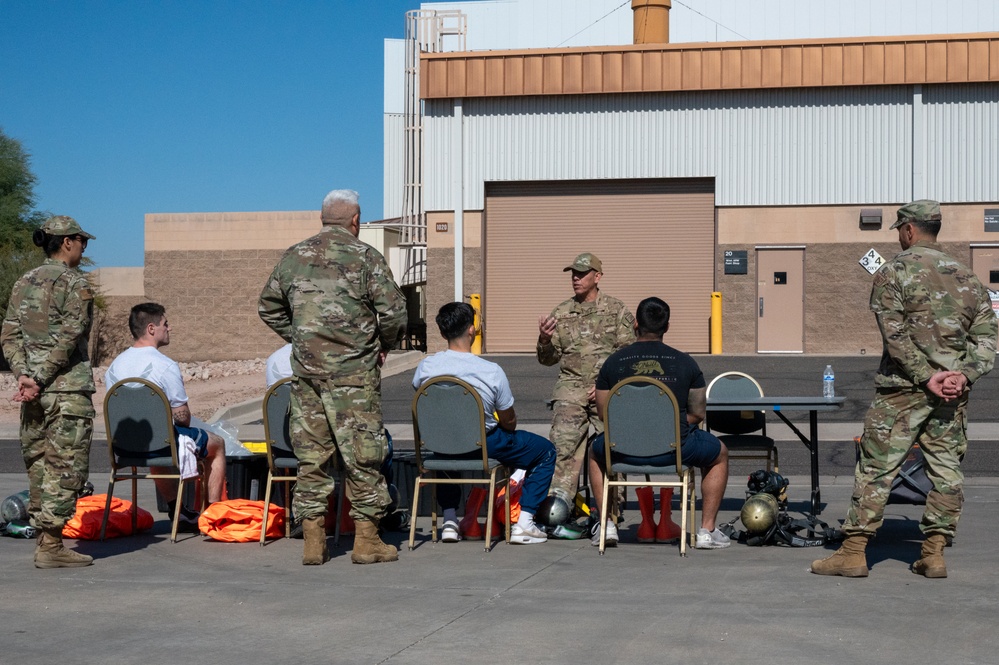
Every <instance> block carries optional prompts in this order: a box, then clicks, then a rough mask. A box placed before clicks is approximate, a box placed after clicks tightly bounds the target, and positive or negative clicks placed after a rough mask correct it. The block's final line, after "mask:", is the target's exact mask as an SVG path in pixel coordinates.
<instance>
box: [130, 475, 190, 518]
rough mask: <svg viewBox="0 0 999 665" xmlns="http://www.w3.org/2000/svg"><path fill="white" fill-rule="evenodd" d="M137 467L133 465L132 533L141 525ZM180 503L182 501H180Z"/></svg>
mask: <svg viewBox="0 0 999 665" xmlns="http://www.w3.org/2000/svg"><path fill="white" fill-rule="evenodd" d="M136 471H137V470H136V468H135V467H134V466H133V467H132V533H133V534H134V533H135V531H136V529H137V528H138V526H139V498H138V497H139V487H138V485H139V481H138V480H136V478H135V474H136ZM178 505H180V503H179V502H178Z"/></svg>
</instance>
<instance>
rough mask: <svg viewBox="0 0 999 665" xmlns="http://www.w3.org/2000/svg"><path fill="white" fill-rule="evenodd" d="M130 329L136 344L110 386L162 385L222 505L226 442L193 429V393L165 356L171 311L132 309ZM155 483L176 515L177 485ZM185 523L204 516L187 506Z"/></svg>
mask: <svg viewBox="0 0 999 665" xmlns="http://www.w3.org/2000/svg"><path fill="white" fill-rule="evenodd" d="M128 327H129V330H131V332H132V338H133V339H134V340H135V343H134V344H133V345H132V347H131V348H129V349H126V350H125V351H124V352H122V353H121V354H120V355H119V356H118V357H117V358H115V359H114V361H113V362H112V363H111V366H110V367H108V371H107V373H105V375H104V384H105V385H106V386H107V387H108V388H110V387H111V386H113V385H114V384H115V383H117V382H118V381H121V380H122V379H129V378H133V377H138V378H140V379H145V380H147V381H149V382H150V383H153V384H155V385H157V386H159V387H160V389H162V390H163V393H164V394H165V395H166V397H167V400H168V401H169V402H170V408H171V410H172V411H173V422H174V430H175V431H176V434H177V436H178V437H179V436H180V435H182V434H183V435H187V436H189V437H191V439H193V440H194V444H195V449H196V455H197V457H198V459H204V460H205V462H206V464H207V466H208V501H209V503H215V502H216V501H221V499H222V489H223V487H225V442H224V441H223V440H222V438H221V437H220V436H218V435H217V434H215V433H214V432H207V431H205V430H203V429H198V428H196V427H191V409H190V408H189V407H188V405H187V391H185V390H184V379H183V377H182V376H181V374H180V366H179V365H177V363H176V362H174V361H173V360H171V359H170V358H169V357H167V356H165V355H164V354H162V353H161V352H160V351H159V349H160V348H161V347H164V346H166V345H167V344H169V343H170V323H169V322H168V321H167V317H166V310H165V309H164V308H163V306H162V305H159V304H157V303H154V302H146V303H140V304H138V305H136V306H135V307H133V308H132V311H131V313H130V314H129V317H128ZM167 454H169V453H167ZM150 470H151V471H153V472H154V473H157V472H160V473H163V472H169V471H168V470H166V469H161V468H160V467H150ZM154 480H155V482H156V488H157V489H158V490H159V492H160V494H161V495H162V496H163V498H164V499H166V501H167V504H168V505H169V506H170V513H171V514H173V511H174V507H175V506H176V501H177V481H175V480H169V479H166V478H157V479H154ZM180 519H181V522H183V523H186V524H188V525H191V524H197V520H198V514H197V513H194V512H191V511H189V510H187V509H186V508H184V507H183V506H182V507H181V517H180Z"/></svg>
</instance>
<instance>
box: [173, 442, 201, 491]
mask: <svg viewBox="0 0 999 665" xmlns="http://www.w3.org/2000/svg"><path fill="white" fill-rule="evenodd" d="M177 463H178V464H179V465H180V477H181V478H182V479H184V480H187V479H189V478H197V477H198V455H197V452H196V448H195V447H194V439H192V438H191V437H189V436H187V435H186V434H181V435H180V436H179V437H177Z"/></svg>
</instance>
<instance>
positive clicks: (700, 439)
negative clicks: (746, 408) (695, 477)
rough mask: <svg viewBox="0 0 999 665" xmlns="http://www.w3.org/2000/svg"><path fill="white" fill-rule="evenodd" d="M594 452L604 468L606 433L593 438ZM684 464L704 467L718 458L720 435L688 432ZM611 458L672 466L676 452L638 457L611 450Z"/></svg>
mask: <svg viewBox="0 0 999 665" xmlns="http://www.w3.org/2000/svg"><path fill="white" fill-rule="evenodd" d="M591 451H592V454H593V456H594V458H595V459H596V460H597V463H598V464H599V465H600V468H601V469H602V468H604V464H605V460H606V455H605V454H604V435H603V434H600V435H598V436H597V437H596V438H595V439H593V446H592V447H591ZM680 453H681V456H682V457H683V465H684V466H693V467H697V468H699V469H703V468H704V467H706V466H709V465H710V464H711V463H712V462H714V461H715V460H716V459H718V455H720V454H721V441H719V440H718V437H717V436H715V435H714V434H712V433H711V432H708V431H706V430H703V429H696V428H691V429H690V431H688V432H687V438H686V439H685V440H684V442H683V445H682V446H681V447H680ZM611 459H612V460H614V462H623V463H625V464H635V465H638V464H654V465H657V466H660V465H661V466H672V465H674V464H676V453H666V454H663V455H653V456H652V457H638V456H636V455H619V454H618V453H615V452H611Z"/></svg>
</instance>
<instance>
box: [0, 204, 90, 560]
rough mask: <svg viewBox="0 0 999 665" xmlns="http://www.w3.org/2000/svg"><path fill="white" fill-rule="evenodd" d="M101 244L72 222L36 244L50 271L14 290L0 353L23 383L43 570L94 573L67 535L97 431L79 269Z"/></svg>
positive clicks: (51, 225)
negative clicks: (90, 249)
mask: <svg viewBox="0 0 999 665" xmlns="http://www.w3.org/2000/svg"><path fill="white" fill-rule="evenodd" d="M93 239H94V236H92V235H90V234H89V233H86V232H84V231H83V229H81V228H80V225H79V224H78V223H77V222H76V220H74V219H73V218H72V217H65V216H57V217H51V218H49V219H48V220H47V221H46V222H45V224H44V225H42V228H41V229H39V230H36V231H35V233H34V235H33V236H32V241H33V242H34V243H35V245H36V246H38V247H41V248H42V249H43V250H44V251H45V255H46V257H47V258H46V259H45V263H43V264H42V265H41V266H39V267H37V268H35V269H34V270H31V271H30V272H28V273H26V274H25V275H24V276H23V277H21V279H19V280H18V281H17V283H16V284H14V288H13V290H12V291H11V297H10V303H9V305H8V306H7V314H6V316H5V317H4V320H3V329H2V331H0V345H2V346H3V353H4V356H5V357H6V358H7V361H8V362H9V363H10V368H11V371H12V372H13V374H14V376H16V377H17V385H18V392H17V394H16V395H15V396H14V400H15V401H18V402H21V454H22V456H23V457H24V465H25V467H26V468H27V470H28V481H29V488H30V489H29V494H30V500H29V504H28V513H29V515H30V517H31V522H32V523H33V524H34V525H35V527H36V528H37V529H38V530H39V535H38V544H37V547H36V548H35V567H37V568H65V567H78V566H89V565H90V564H91V563H93V558H92V557H90V556H87V555H84V554H79V553H77V552H74V551H73V550H70V549H66V547H64V546H63V542H62V528H63V526H64V525H65V524H66V522H68V521H69V520H70V518H72V517H73V515H74V513H75V512H76V499H77V498H78V497H79V494H80V490H82V489H83V485H84V483H86V482H87V473H88V470H89V468H90V441H91V437H92V435H93V431H94V405H93V402H92V401H91V396H92V395H93V393H94V375H93V371H92V370H91V367H90V357H89V355H88V352H87V345H88V342H89V340H90V324H91V320H92V317H93V304H94V295H93V290H92V289H91V286H90V282H89V281H87V276H86V275H85V274H84V273H83V272H82V271H80V270H79V269H78V266H79V265H80V261H81V260H82V259H83V250H84V249H85V248H86V246H87V241H88V240H93Z"/></svg>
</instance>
